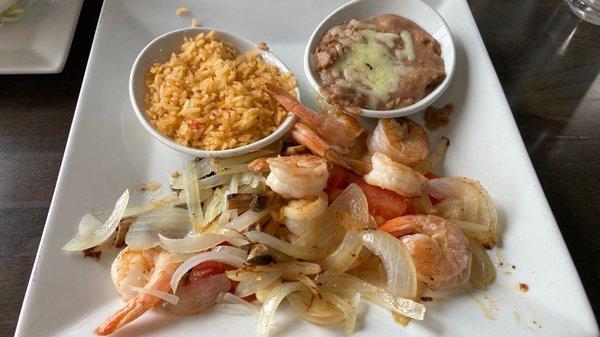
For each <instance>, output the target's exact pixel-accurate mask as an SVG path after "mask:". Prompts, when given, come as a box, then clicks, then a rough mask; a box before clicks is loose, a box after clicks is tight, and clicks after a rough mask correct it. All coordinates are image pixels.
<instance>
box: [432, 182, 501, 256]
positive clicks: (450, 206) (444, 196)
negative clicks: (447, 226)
mask: <svg viewBox="0 0 600 337" xmlns="http://www.w3.org/2000/svg"><path fill="white" fill-rule="evenodd" d="M423 190H424V191H425V192H427V193H428V194H429V195H431V196H433V197H435V198H436V199H438V200H441V202H440V203H438V204H437V205H435V206H434V209H435V211H436V214H437V215H439V216H441V217H444V218H446V219H453V220H461V221H466V222H470V223H474V224H478V225H480V227H481V228H479V229H476V230H474V231H471V232H473V233H472V234H473V235H470V234H469V233H467V235H470V236H472V237H474V238H475V239H478V240H479V241H480V242H481V243H482V244H483V245H486V246H489V247H492V246H494V245H495V244H496V243H497V242H498V237H499V229H498V215H497V213H496V207H495V206H494V201H493V200H492V197H491V196H490V194H489V193H488V192H487V191H486V190H485V188H483V186H481V184H480V183H479V182H477V181H475V180H473V179H469V178H464V177H445V178H437V179H431V180H428V181H427V182H426V183H425V184H423Z"/></svg>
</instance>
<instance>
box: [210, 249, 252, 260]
mask: <svg viewBox="0 0 600 337" xmlns="http://www.w3.org/2000/svg"><path fill="white" fill-rule="evenodd" d="M212 250H213V251H214V252H226V253H229V254H231V255H236V256H239V257H241V258H242V259H244V260H245V259H246V258H247V257H248V253H247V252H246V251H245V250H243V249H241V248H236V247H229V246H216V247H214V248H213V249H212Z"/></svg>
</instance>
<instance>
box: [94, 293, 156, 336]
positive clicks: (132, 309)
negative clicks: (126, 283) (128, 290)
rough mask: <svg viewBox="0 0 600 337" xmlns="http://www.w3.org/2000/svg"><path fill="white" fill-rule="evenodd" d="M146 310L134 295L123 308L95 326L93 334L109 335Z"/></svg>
mask: <svg viewBox="0 0 600 337" xmlns="http://www.w3.org/2000/svg"><path fill="white" fill-rule="evenodd" d="M156 302H159V300H158V299H157V300H156ZM146 311H148V307H147V306H146V305H143V304H142V303H139V302H137V301H136V298H135V297H134V298H132V299H131V300H129V302H127V304H126V305H125V306H124V307H123V308H121V309H120V310H119V311H117V312H115V313H114V314H112V315H111V316H110V317H109V318H107V319H106V321H104V323H102V325H100V326H99V327H97V328H96V329H95V330H94V334H96V335H97V336H107V335H110V334H112V333H113V332H115V331H116V330H117V329H119V328H120V327H122V326H124V325H125V324H127V323H129V322H131V321H133V320H134V319H136V318H138V317H140V316H141V315H142V314H143V313H145V312H146Z"/></svg>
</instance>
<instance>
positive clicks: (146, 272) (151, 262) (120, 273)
mask: <svg viewBox="0 0 600 337" xmlns="http://www.w3.org/2000/svg"><path fill="white" fill-rule="evenodd" d="M170 255H171V254H170V253H169V252H167V251H164V250H162V249H161V248H153V249H150V250H146V251H136V250H133V249H130V248H129V247H127V248H125V249H124V250H123V251H121V253H120V254H119V255H118V256H117V258H116V259H115V262H113V266H112V268H111V272H112V276H113V282H115V286H116V287H117V290H118V291H119V293H121V295H122V296H123V297H124V298H128V297H130V296H131V295H132V294H131V292H130V290H127V291H125V290H124V289H125V286H126V284H127V283H129V281H131V279H130V280H129V281H127V278H128V277H129V276H132V279H133V280H136V282H138V283H137V284H136V283H131V284H130V285H129V286H131V285H138V284H139V285H142V283H144V281H145V279H146V276H147V280H148V281H147V282H146V283H145V285H144V287H145V288H147V289H153V290H157V291H162V292H166V291H170V290H171V285H170V284H169V282H170V280H171V276H173V273H174V272H175V270H176V269H177V267H178V266H179V264H180V263H179V262H172V261H171V260H170ZM115 280H116V281H115ZM160 301H161V299H160V298H158V297H155V296H152V295H149V294H145V293H137V294H136V295H135V296H132V297H130V298H129V300H128V301H127V303H126V304H125V306H124V307H123V308H121V309H120V310H118V311H117V312H115V313H114V314H112V315H111V316H110V317H108V319H107V320H106V321H105V322H104V323H102V325H100V326H99V327H97V328H96V330H94V333H95V334H96V335H99V336H106V335H109V334H111V333H113V332H115V331H116V330H117V329H119V328H121V327H122V326H124V325H125V324H127V323H129V322H131V321H133V320H135V319H136V318H138V317H140V316H141V315H142V314H144V313H145V312H146V311H148V310H150V309H151V308H152V307H153V306H155V305H156V304H158V303H159V302H160Z"/></svg>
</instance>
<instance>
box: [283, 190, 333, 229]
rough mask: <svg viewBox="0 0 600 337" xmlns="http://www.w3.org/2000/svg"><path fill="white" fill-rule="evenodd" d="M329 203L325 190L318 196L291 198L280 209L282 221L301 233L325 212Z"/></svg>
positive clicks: (289, 227)
mask: <svg viewBox="0 0 600 337" xmlns="http://www.w3.org/2000/svg"><path fill="white" fill-rule="evenodd" d="M328 205H329V203H328V197H327V194H326V193H324V192H321V194H319V196H318V197H316V198H311V199H299V200H291V201H290V202H288V204H287V205H285V206H283V207H281V209H280V210H279V214H280V218H281V222H282V223H283V224H285V225H286V227H287V228H288V229H289V230H290V232H292V233H293V234H295V235H301V234H302V233H303V232H304V231H305V229H306V228H308V227H309V225H310V223H311V221H313V220H314V219H316V218H317V217H319V216H320V215H321V214H323V213H324V212H325V210H326V209H327V206H328Z"/></svg>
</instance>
